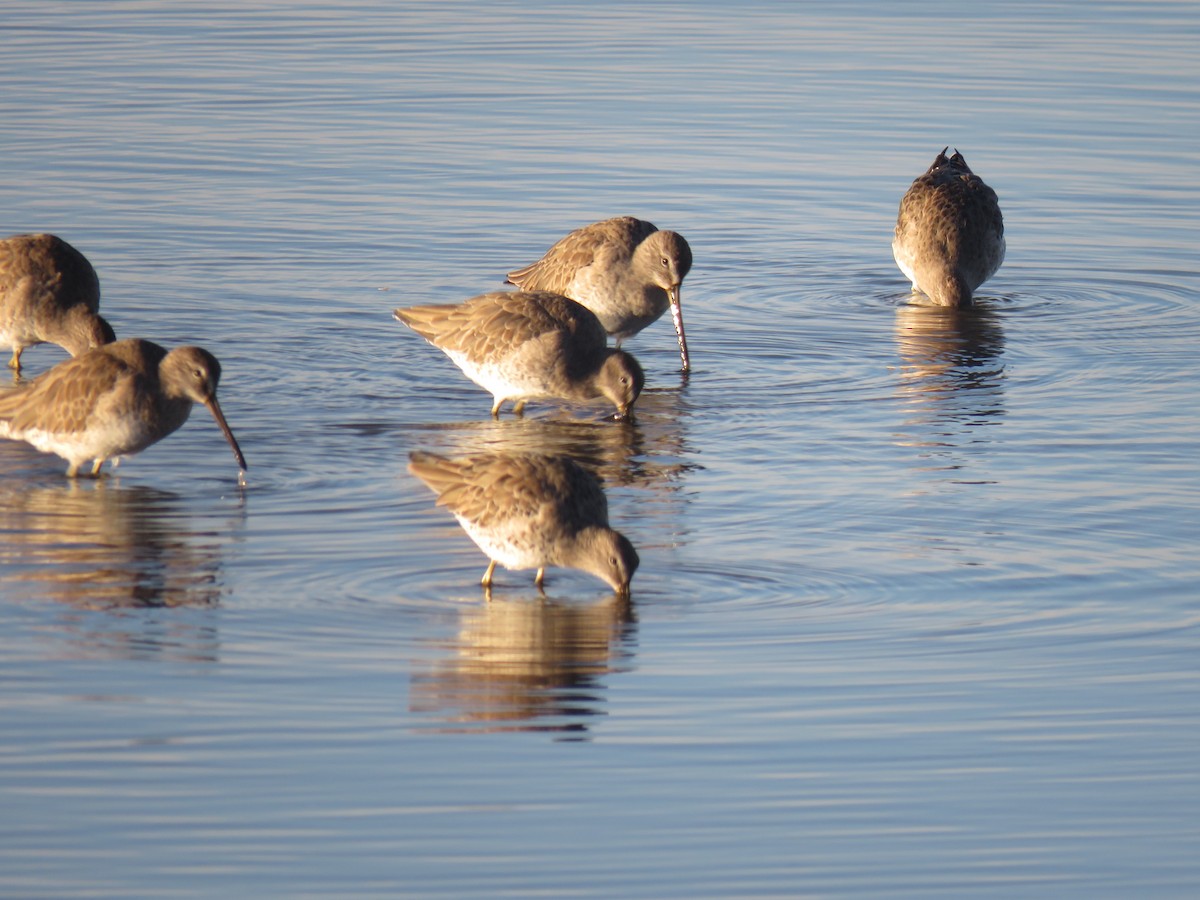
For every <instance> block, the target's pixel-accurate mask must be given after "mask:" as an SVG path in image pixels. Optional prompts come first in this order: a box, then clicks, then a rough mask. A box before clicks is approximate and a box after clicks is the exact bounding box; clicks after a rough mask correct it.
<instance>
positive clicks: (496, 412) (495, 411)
mask: <svg viewBox="0 0 1200 900" xmlns="http://www.w3.org/2000/svg"><path fill="white" fill-rule="evenodd" d="M503 403H504V399H503V398H502V397H497V398H496V402H495V403H493V404H492V418H493V419H498V418H500V407H501V405H502V404H503Z"/></svg>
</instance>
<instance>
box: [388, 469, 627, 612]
mask: <svg viewBox="0 0 1200 900" xmlns="http://www.w3.org/2000/svg"><path fill="white" fill-rule="evenodd" d="M409 460H410V462H409V466H408V470H409V471H410V472H412V474H414V475H415V476H417V477H418V478H420V479H421V480H422V481H423V482H425V484H426V485H427V486H428V487H429V488H430V490H432V491H433V492H434V493H435V494H437V495H438V500H437V502H438V505H439V506H444V507H446V508H447V509H448V510H450V512H452V513H453V514H454V516H455V518H457V519H458V522H459V524H460V525H462V527H463V530H464V531H466V533H467V535H468V536H469V537H470V538H471V540H473V541H474V542H475V543H476V545H477V546H478V547H479V549H480V550H482V551H483V552H484V553H485V554H487V556H488V559H489V560H490V562H489V563H488V567H487V571H486V572H484V573H483V579H482V581H481V583H482V585H483V586H484V588H485V589H488V588H491V585H492V573H493V572H494V571H495V570H496V563H500V565H502V566H504V567H505V568H506V569H534V568H536V569H537V575H536V576H535V577H534V584H536V585H537V587H538V589H539V590H541V588H542V583H543V580H544V579H545V575H546V567H547V566H565V567H567V568H572V569H581V570H583V571H584V572H590V573H591V574H593V575H595V576H596V577H597V578H600V579H602V580H603V581H605V582H606V583H607V584H608V585H609V586H610V587H611V588H612V589H613V590H614V591H616V592H617V593H618V594H622V595H627V594H628V593H629V583H630V581H631V580H632V579H633V573H634V571H636V569H637V567H638V555H637V551H636V550H634V549H633V544H631V543H629V540H628V539H627V538H626V537H625V536H624V535H622V534H620V533H619V532H616V531H614V530H613V529H612V528H610V527H609V525H608V499H607V498H606V497H605V496H604V490H603V488H601V487H600V483H599V482H598V481H597V480H596V478H595V476H593V475H592V474H591V473H589V472H588V471H587V470H586V469H584V468H582V467H581V466H580V465H579V464H578V463H576V462H574V461H572V460H571V459H569V458H567V457H565V456H549V455H545V454H536V453H530V454H526V453H499V454H480V455H475V456H467V457H462V458H459V459H451V458H449V457H445V456H439V455H437V454H436V453H425V452H421V451H416V452H414V453H411V454H409Z"/></svg>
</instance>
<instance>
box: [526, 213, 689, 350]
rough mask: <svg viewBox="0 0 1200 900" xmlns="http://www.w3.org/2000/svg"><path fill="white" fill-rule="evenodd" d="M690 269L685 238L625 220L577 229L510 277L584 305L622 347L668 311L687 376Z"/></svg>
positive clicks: (611, 220) (640, 221)
mask: <svg viewBox="0 0 1200 900" xmlns="http://www.w3.org/2000/svg"><path fill="white" fill-rule="evenodd" d="M691 268H692V248H691V247H689V246H688V242H687V241H685V240H684V239H683V235H681V234H676V233H675V232H674V231H659V230H658V229H657V228H655V227H654V226H653V225H651V224H650V223H649V222H643V221H642V220H641V219H635V218H633V217H632V216H620V217H618V218H615V219H605V220H604V221H603V222H594V223H592V224H591V225H585V226H583V227H582V228H577V229H576V230H575V231H572V232H571V233H570V234H568V235H567V236H566V237H564V238H563V239H562V240H560V241H559V242H558V243H556V244H555V245H554V246H553V247H551V248H550V249H549V250H547V251H546V255H545V256H543V257H542V258H541V259H539V260H538V261H537V262H535V263H533V264H532V265H528V266H525V268H523V269H517V270H516V271H515V272H509V273H508V280H509V283H511V284H515V285H516V286H517V287H519V288H521V289H522V290H526V291H554V292H555V293H556V294H562V295H563V296H565V297H570V298H571V299H572V300H575V301H576V302H578V303H582V304H583V305H584V306H586V307H587V308H588V309H590V310H591V311H592V312H594V313H595V314H596V315H597V316H598V317H599V319H600V321H601V322H602V323H603V324H604V330H605V331H607V332H608V333H609V334H611V335H614V336H615V337H616V344H617V346H618V347H620V346H621V341H622V340H624V339H625V338H627V337H632V336H633V335H635V334H637V333H638V332H639V331H641V330H642V329H643V328H645V327H646V326H647V325H649V324H650V323H651V322H653V321H655V320H656V319H658V318H659V316H661V315H662V314H663V313H664V312H666V311H667V307H668V306H670V308H671V318H672V320H673V321H674V323H675V335H676V336H677V337H678V338H679V358H680V361H681V368H682V370H683V371H684V372H686V371H688V369H689V368H690V366H691V364H690V362H689V360H688V349H687V337H686V336H685V335H684V333H683V311H682V310H681V309H680V307H679V289H680V285H681V284H682V283H683V279H684V276H685V275H687V273H688V271H689V270H690V269H691Z"/></svg>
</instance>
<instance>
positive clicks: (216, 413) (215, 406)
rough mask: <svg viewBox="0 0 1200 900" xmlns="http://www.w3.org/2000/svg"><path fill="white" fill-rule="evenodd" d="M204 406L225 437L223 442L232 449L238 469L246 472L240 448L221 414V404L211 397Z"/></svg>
mask: <svg viewBox="0 0 1200 900" xmlns="http://www.w3.org/2000/svg"><path fill="white" fill-rule="evenodd" d="M204 405H205V406H207V407H208V411H209V412H210V413H212V417H213V418H214V419H216V420H217V424H218V425H220V426H221V433H222V434H223V435H225V440H227V441H229V446H230V447H232V448H233V455H234V458H235V459H236V460H237V464H238V467H239V468H240V469H241V470H242V471H243V472H244V471H246V457H244V456H242V448H241V447H239V446H238V442H237V438H235V437H234V436H233V432H232V431H231V430H230V428H229V423H228V422H226V421H225V414H224V413H222V412H221V404H219V403H217V398H216V397H211V398H209V401H208V402H207V403H205V404H204Z"/></svg>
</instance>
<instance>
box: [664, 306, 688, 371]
mask: <svg viewBox="0 0 1200 900" xmlns="http://www.w3.org/2000/svg"><path fill="white" fill-rule="evenodd" d="M669 298H670V301H671V321H672V322H673V323H674V324H675V335H676V337H678V338H679V361H680V366H681V369H682V371H684V372H687V371H688V370H690V369H691V363H690V362H689V360H688V348H687V335H686V334H684V333H683V309H682V308H681V307H680V306H679V288H675V290H673V291H671V293H670V295H669Z"/></svg>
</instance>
